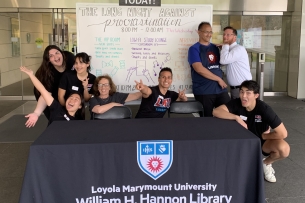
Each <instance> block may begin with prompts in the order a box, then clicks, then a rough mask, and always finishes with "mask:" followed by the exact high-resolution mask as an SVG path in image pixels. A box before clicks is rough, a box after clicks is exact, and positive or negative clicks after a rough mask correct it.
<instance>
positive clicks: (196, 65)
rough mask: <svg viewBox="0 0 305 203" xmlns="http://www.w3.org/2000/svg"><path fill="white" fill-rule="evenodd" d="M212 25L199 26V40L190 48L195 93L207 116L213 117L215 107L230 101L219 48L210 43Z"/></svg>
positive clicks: (205, 23)
mask: <svg viewBox="0 0 305 203" xmlns="http://www.w3.org/2000/svg"><path fill="white" fill-rule="evenodd" d="M212 34H213V32H212V27H211V24H210V23H208V22H202V23H200V24H199V26H198V35H199V42H197V43H196V44H194V45H193V46H191V47H190V48H189V51H188V62H189V64H190V66H191V74H192V82H193V94H194V96H195V99H196V100H197V101H199V102H201V103H202V105H203V109H204V116H205V117H212V116H213V114H212V112H213V109H214V108H216V107H218V106H220V105H222V104H225V103H227V102H229V101H230V97H229V95H228V91H227V89H226V88H227V84H226V83H225V82H224V81H223V80H222V74H223V72H222V70H221V69H220V63H219V60H220V54H219V49H218V47H217V46H216V45H215V44H212V43H210V39H211V37H212Z"/></svg>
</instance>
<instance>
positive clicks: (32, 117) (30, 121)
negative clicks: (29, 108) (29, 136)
mask: <svg viewBox="0 0 305 203" xmlns="http://www.w3.org/2000/svg"><path fill="white" fill-rule="evenodd" d="M25 117H26V118H28V120H27V121H26V123H25V127H27V128H30V127H34V126H35V124H36V122H37V120H38V115H37V114H36V113H30V114H28V115H26V116H25Z"/></svg>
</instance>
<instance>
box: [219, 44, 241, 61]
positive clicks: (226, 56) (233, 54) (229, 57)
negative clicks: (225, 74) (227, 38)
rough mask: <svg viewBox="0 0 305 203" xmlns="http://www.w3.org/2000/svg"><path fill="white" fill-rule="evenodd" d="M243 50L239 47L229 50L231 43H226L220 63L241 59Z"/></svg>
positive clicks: (221, 53)
mask: <svg viewBox="0 0 305 203" xmlns="http://www.w3.org/2000/svg"><path fill="white" fill-rule="evenodd" d="M241 52H242V50H240V49H239V47H236V48H235V49H232V50H231V51H229V45H228V44H224V45H223V46H222V49H221V52H220V63H221V64H223V65H227V64H230V63H233V62H235V61H238V60H240V56H241V55H242V54H241Z"/></svg>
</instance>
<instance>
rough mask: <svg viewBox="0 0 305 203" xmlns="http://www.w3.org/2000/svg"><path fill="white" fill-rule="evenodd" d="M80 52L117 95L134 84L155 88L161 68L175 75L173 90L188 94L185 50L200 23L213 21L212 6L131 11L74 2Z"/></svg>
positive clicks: (108, 5)
mask: <svg viewBox="0 0 305 203" xmlns="http://www.w3.org/2000/svg"><path fill="white" fill-rule="evenodd" d="M76 14H77V42H78V52H86V53H88V54H89V55H90V56H91V57H92V59H91V68H92V71H91V72H92V73H93V74H95V75H96V76H99V75H103V74H109V75H110V76H111V77H112V79H113V80H114V82H115V84H116V85H117V87H118V91H120V92H132V91H134V86H135V82H134V81H135V80H137V81H139V80H140V79H142V81H143V83H144V84H146V85H157V84H158V74H159V71H160V69H161V68H163V67H170V68H171V69H172V70H173V83H172V87H171V90H174V91H178V89H186V92H187V93H191V92H192V89H191V85H192V82H191V72H190V66H189V64H188V61H187V54H188V48H189V47H190V46H191V45H193V44H194V43H196V42H198V34H197V29H198V25H199V23H200V22H202V21H206V22H210V23H211V22H212V5H166V6H164V5H162V7H129V6H121V7H120V6H118V5H117V4H101V3H100V4H98V3H92V4H87V3H77V4H76Z"/></svg>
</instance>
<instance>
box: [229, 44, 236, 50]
mask: <svg viewBox="0 0 305 203" xmlns="http://www.w3.org/2000/svg"><path fill="white" fill-rule="evenodd" d="M235 45H237V42H234V43H232V44H231V45H229V49H232V48H233V47H234V46H235Z"/></svg>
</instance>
